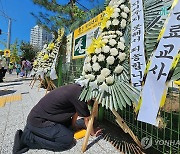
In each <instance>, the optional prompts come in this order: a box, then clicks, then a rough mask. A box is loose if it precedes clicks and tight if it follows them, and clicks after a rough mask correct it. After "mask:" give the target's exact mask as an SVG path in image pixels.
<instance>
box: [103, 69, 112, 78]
mask: <svg viewBox="0 0 180 154" xmlns="http://www.w3.org/2000/svg"><path fill="white" fill-rule="evenodd" d="M110 73H111V71H110V70H109V69H108V68H103V69H102V70H101V75H102V76H104V77H107V76H108V75H109V74H110Z"/></svg>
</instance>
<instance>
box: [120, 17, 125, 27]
mask: <svg viewBox="0 0 180 154" xmlns="http://www.w3.org/2000/svg"><path fill="white" fill-rule="evenodd" d="M121 27H122V28H125V27H126V20H125V19H122V20H121Z"/></svg>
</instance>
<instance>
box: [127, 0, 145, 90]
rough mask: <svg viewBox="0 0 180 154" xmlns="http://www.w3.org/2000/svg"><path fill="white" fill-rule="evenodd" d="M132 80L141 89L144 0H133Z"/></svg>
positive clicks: (143, 64)
mask: <svg viewBox="0 0 180 154" xmlns="http://www.w3.org/2000/svg"><path fill="white" fill-rule="evenodd" d="M130 63H131V82H132V85H133V86H134V87H136V88H137V89H139V90H141V85H142V79H143V75H144V70H145V68H146V62H145V56H144V13H143V3H142V0H131V49H130Z"/></svg>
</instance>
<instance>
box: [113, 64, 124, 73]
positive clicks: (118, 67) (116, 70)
mask: <svg viewBox="0 0 180 154" xmlns="http://www.w3.org/2000/svg"><path fill="white" fill-rule="evenodd" d="M123 69H124V67H123V66H121V65H118V66H116V68H115V70H114V73H117V74H119V73H121V72H122V71H123Z"/></svg>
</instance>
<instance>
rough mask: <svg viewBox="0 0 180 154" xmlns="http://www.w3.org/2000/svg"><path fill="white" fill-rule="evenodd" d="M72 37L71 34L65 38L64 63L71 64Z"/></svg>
mask: <svg viewBox="0 0 180 154" xmlns="http://www.w3.org/2000/svg"><path fill="white" fill-rule="evenodd" d="M72 37H73V33H71V34H69V35H68V36H67V43H66V63H70V62H71V53H72Z"/></svg>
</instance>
